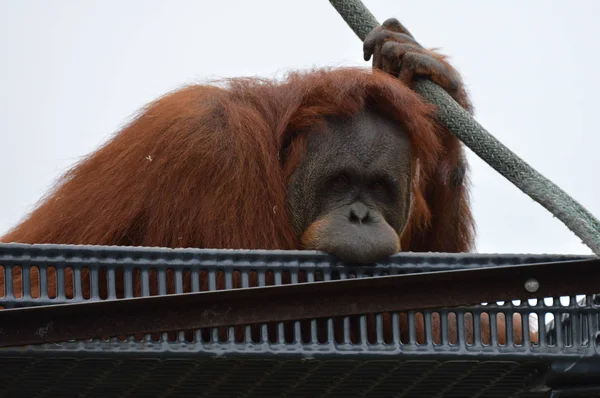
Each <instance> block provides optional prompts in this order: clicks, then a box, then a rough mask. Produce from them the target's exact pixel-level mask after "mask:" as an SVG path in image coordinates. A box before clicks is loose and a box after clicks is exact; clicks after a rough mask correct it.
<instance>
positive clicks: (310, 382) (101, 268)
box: [0, 244, 600, 397]
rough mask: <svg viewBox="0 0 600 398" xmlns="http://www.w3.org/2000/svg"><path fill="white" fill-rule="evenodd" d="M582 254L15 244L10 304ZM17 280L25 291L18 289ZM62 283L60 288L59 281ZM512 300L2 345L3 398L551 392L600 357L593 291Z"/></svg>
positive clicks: (6, 302) (5, 292) (1, 262)
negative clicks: (561, 376)
mask: <svg viewBox="0 0 600 398" xmlns="http://www.w3.org/2000/svg"><path fill="white" fill-rule="evenodd" d="M582 258H588V257H587V256H564V255H563V256H557V255H520V254H517V255H505V254H503V255H482V254H471V255H456V254H436V253H427V254H413V253H403V254H398V255H396V256H393V257H392V258H390V259H389V261H388V262H386V263H381V264H377V265H375V266H362V267H347V266H344V265H342V264H339V263H336V262H335V261H334V260H332V258H331V257H329V256H326V255H323V254H319V253H314V252H289V251H286V252H279V251H233V250H199V249H159V248H124V247H96V246H55V245H16V244H9V245H6V244H5V245H0V286H2V287H0V307H4V308H17V307H26V306H35V305H49V304H60V303H68V302H83V301H100V300H114V299H120V298H130V297H138V296H149V295H157V294H160V295H164V294H177V293H183V292H198V291H206V290H215V289H235V288H239V287H250V286H266V285H280V284H287V283H306V282H312V281H319V280H336V279H346V278H366V277H372V276H381V275H397V274H404V273H417V272H429V271H443V270H451V269H472V268H480V267H494V266H502V265H516V264H532V263H539V262H548V261H567V260H575V259H582ZM16 275H22V276H23V282H22V283H20V284H17V283H10V281H12V280H13V278H14V277H15V276H16ZM54 280H56V288H54V287H52V286H50V287H49V286H48V282H49V281H54ZM4 281H9V282H8V283H4ZM38 282H39V286H40V288H39V289H38ZM51 285H53V284H51ZM432 294H435V292H432ZM510 299H511V298H510V297H507V300H509V301H506V302H500V303H489V304H485V305H480V306H473V307H461V308H450V309H439V310H432V311H408V312H405V313H391V314H375V315H368V316H367V315H358V316H353V317H343V318H339V319H316V320H309V321H302V322H299V321H295V322H278V323H274V324H269V325H267V324H261V325H252V326H246V327H241V328H233V327H229V328H214V329H210V330H193V331H180V332H168V333H166V332H165V333H160V334H152V335H142V336H122V337H120V338H110V339H104V340H101V339H97V340H91V341H77V342H67V343H61V344H43V345H38V346H27V347H15V348H3V349H0V369H2V371H1V372H0V397H3V396H7V397H8V396H10V397H13V396H17V397H18V396H30V395H35V396H48V397H50V396H81V397H84V396H85V397H92V396H111V397H112V396H127V397H134V396H135V397H138V396H139V397H143V396H153V397H163V396H164V397H166V396H169V397H187V396H190V397H191V396H194V397H195V396H198V395H202V396H210V397H226V396H227V397H231V396H235V397H242V396H243V397H268V396H290V397H292V396H293V397H313V396H324V397H338V396H339V397H342V396H343V397H352V396H364V397H390V396H408V397H431V396H440V397H446V396H448V397H478V396H485V397H496V396H497V397H511V396H515V397H516V396H521V397H525V396H526V397H538V396H539V397H542V396H547V393H548V392H547V389H546V390H544V388H541V390H540V391H538V392H531V388H533V387H538V388H539V386H540V385H541V386H543V385H544V380H545V378H547V377H548V375H549V374H550V373H551V368H552V363H553V361H556V360H569V359H570V358H573V360H578V361H580V360H582V359H584V358H588V359H591V360H596V359H598V361H600V358H598V353H597V352H598V345H599V344H600V339H599V338H598V333H597V332H598V330H599V328H598V322H599V314H600V311H599V310H598V309H599V306H598V303H595V302H594V300H593V297H592V296H583V297H570V298H568V300H567V298H563V299H562V302H561V299H560V298H549V299H547V300H545V301H546V302H544V301H543V300H539V301H535V300H531V301H530V302H511V301H510ZM577 299H579V302H577ZM566 301H568V302H566ZM519 317H520V320H519ZM502 320H504V321H505V324H506V327H505V328H502V327H501V325H502V322H500V321H502ZM552 320H560V322H558V323H557V324H558V327H553V328H550V329H549V330H546V329H547V327H546V323H547V322H548V321H552ZM515 322H519V326H520V327H521V329H522V330H523V331H524V332H523V333H522V334H519V333H516V330H517V329H518V328H516V327H515V326H516V324H515ZM0 329H1V325H0ZM454 329H457V331H458V332H457V334H454V333H453V332H452V331H453V330H454ZM488 329H489V330H491V331H492V332H493V331H496V332H500V335H501V336H502V335H503V336H504V338H500V339H498V337H497V333H491V340H489V341H485V339H484V338H483V337H484V335H485V331H486V330H488ZM469 330H471V331H472V333H467V331H469ZM528 332H529V333H528ZM530 334H532V335H533V336H534V337H535V340H537V341H536V342H531V341H529V335H530ZM34 393H35V394H34ZM523 394H525V395H523Z"/></svg>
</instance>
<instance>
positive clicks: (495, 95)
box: [0, 0, 600, 254]
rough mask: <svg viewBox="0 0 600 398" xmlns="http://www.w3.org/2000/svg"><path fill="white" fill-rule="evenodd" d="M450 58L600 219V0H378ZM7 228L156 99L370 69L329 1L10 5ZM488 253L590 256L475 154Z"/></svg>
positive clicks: (1, 31)
mask: <svg viewBox="0 0 600 398" xmlns="http://www.w3.org/2000/svg"><path fill="white" fill-rule="evenodd" d="M365 4H366V5H367V7H369V8H370V10H371V12H372V13H373V14H374V15H375V16H376V17H377V19H378V20H379V21H380V22H383V20H385V19H386V18H389V17H396V18H398V19H399V20H400V21H402V22H403V23H404V24H405V25H406V26H407V27H408V28H409V29H410V30H411V31H412V33H413V34H414V35H415V37H416V38H417V40H419V41H420V42H421V43H422V44H423V45H425V46H428V47H437V48H441V50H442V51H443V52H444V53H446V54H448V55H450V56H451V58H452V61H453V63H454V65H455V66H456V67H457V68H458V69H459V71H460V72H461V73H462V74H463V77H464V79H465V82H466V83H467V85H468V88H469V90H470V93H471V95H472V100H473V102H474V104H475V107H476V119H477V120H478V121H479V122H480V123H481V124H482V125H483V126H484V127H486V128H487V129H488V131H490V132H491V133H492V134H494V135H495V136H496V137H497V138H498V139H500V140H501V141H502V142H503V143H504V144H505V145H507V146H508V147H509V148H511V149H512V150H513V151H514V152H516V153H517V154H518V155H519V156H521V157H522V158H524V159H525V160H526V161H527V162H528V163H529V164H531V165H532V166H533V167H534V168H536V169H537V170H538V171H539V172H541V173H542V174H544V175H545V176H546V177H548V178H550V179H551V180H553V181H554V182H555V183H557V184H558V185H559V186H561V187H562V188H563V189H564V190H565V191H566V192H567V193H569V194H570V195H572V196H573V197H574V198H575V199H576V200H578V201H579V202H580V203H582V204H583V205H584V206H586V207H587V208H588V209H589V210H590V211H591V212H592V213H594V214H596V215H597V216H600V201H599V200H598V196H599V193H600V187H599V186H598V185H597V173H596V170H597V168H598V167H597V164H598V160H597V158H596V157H597V156H598V149H597V148H598V146H599V144H600V139H599V138H598V137H597V134H598V133H600V129H599V128H598V126H597V125H596V124H595V122H596V120H597V119H596V116H597V115H598V112H599V111H598V109H599V108H600V95H599V94H600V81H599V80H598V73H597V71H598V70H600V57H599V56H598V55H597V53H598V52H599V50H598V47H599V46H598V43H599V38H600V33H599V32H598V28H597V21H598V17H599V16H600V2H599V1H595V0H588V1H583V0H579V1H575V0H573V1H566V0H564V1H550V0H537V1H531V0H530V1H527V2H523V1H517V0H510V1H507V0H504V1H495V2H491V1H485V2H483V1H477V0H470V1H452V2H449V1H442V0H436V1H433V0H429V1H424V0H419V1H414V0H413V1H408V0H405V1H399V0H388V1H383V0H365ZM0 54H1V57H2V62H0V87H2V90H1V92H0V137H1V138H0V171H1V172H0V186H1V187H2V188H3V189H2V195H0V235H1V234H2V233H4V232H5V231H7V230H8V229H9V228H10V227H12V226H13V225H14V224H16V223H17V222H18V221H19V220H20V219H21V218H22V217H23V216H24V215H25V214H26V213H27V212H28V211H30V210H31V209H32V207H33V206H34V205H35V203H36V201H37V200H38V199H39V198H40V197H41V196H42V195H43V194H44V193H45V192H46V191H47V190H48V189H49V188H50V186H51V185H52V183H53V182H54V181H55V180H56V178H57V177H58V176H59V175H60V174H61V173H62V172H64V171H65V170H66V168H68V167H69V166H71V165H72V164H73V163H75V162H76V161H78V160H79V159H80V158H81V157H82V156H84V155H85V154H87V153H89V152H91V151H93V150H94V149H95V148H97V147H98V146H99V145H100V144H102V143H103V142H105V141H106V140H107V139H108V138H109V136H110V135H112V134H113V133H114V132H116V131H117V130H118V129H119V128H120V127H121V126H123V125H124V124H125V123H126V122H127V121H128V120H130V118H131V116H132V115H133V114H134V113H135V112H136V111H137V110H138V109H139V108H141V107H142V106H143V105H144V104H146V103H148V102H149V101H152V100H153V99H155V98H156V97H158V96H160V95H162V94H164V93H165V92H167V91H170V90H172V89H174V88H177V87H180V86H182V85H184V84H187V83H193V82H202V81H204V80H206V79H210V78H215V77H225V76H240V75H243V76H262V77H274V76H281V75H282V73H284V72H285V71H287V70H290V69H304V68H313V67H319V66H336V65H340V66H342V65H353V66H368V65H369V64H368V63H366V62H365V61H363V59H362V46H361V42H360V40H359V39H358V38H357V37H356V36H355V35H354V33H353V32H352V31H351V30H350V28H349V27H348V26H347V25H346V23H345V22H344V21H343V20H342V19H341V17H340V16H339V15H338V14H337V12H336V11H335V10H334V9H333V7H331V5H330V4H329V2H328V1H327V0H296V1H288V0H271V1H267V0H253V1H243V0H237V1H234V0H219V1H198V0H186V1H184V0H160V1H159V0H94V1H92V0H86V1H81V0H55V1H47V0H35V1H34V0H0ZM469 159H470V162H471V165H472V182H473V191H472V196H473V207H474V213H475V218H476V221H477V226H478V239H477V250H478V251H479V252H504V253H506V252H520V253H584V254H588V253H591V252H590V250H589V249H587V247H586V246H584V245H583V244H582V243H581V242H580V241H579V239H578V238H576V237H575V236H574V235H573V234H572V233H571V232H570V231H569V230H568V229H567V228H566V227H565V226H564V225H563V224H562V223H561V222H560V221H558V220H557V219H555V218H553V217H552V216H551V215H550V213H548V212H547V211H546V210H545V209H544V208H542V207H541V206H540V205H538V204H537V203H535V202H533V201H532V200H531V199H529V198H528V197H527V196H526V195H525V194H523V193H522V192H521V191H519V190H518V189H517V188H516V187H514V186H513V185H512V184H511V183H510V182H508V181H507V180H505V179H504V178H503V177H502V176H500V175H498V174H497V173H496V172H495V171H494V170H493V169H491V168H490V167H489V166H488V165H487V164H485V163H484V162H483V161H481V160H480V159H479V158H478V157H477V156H476V155H474V154H472V153H471V152H470V151H469Z"/></svg>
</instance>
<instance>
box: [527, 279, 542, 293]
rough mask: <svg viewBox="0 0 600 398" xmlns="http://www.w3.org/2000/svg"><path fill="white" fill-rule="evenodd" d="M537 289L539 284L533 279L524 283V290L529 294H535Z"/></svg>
mask: <svg viewBox="0 0 600 398" xmlns="http://www.w3.org/2000/svg"><path fill="white" fill-rule="evenodd" d="M539 288H540V283H539V282H538V281H537V280H536V279H534V278H531V279H528V280H527V281H526V282H525V290H527V291H528V292H529V293H535V292H537V291H538V290H539Z"/></svg>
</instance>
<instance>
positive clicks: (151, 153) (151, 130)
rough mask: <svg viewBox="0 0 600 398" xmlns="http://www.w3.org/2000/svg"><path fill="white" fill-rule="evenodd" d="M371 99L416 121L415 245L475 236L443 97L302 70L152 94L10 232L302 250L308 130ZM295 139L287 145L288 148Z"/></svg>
mask: <svg viewBox="0 0 600 398" xmlns="http://www.w3.org/2000/svg"><path fill="white" fill-rule="evenodd" d="M365 107H368V108H370V109H372V110H375V111H377V112H380V113H381V114H382V115H386V116H387V117H389V118H391V119H392V120H394V121H396V122H397V123H399V124H400V125H402V126H403V128H404V129H405V130H406V132H407V134H408V135H409V137H410V140H411V147H412V173H413V176H412V177H413V178H412V197H413V202H412V210H411V215H410V220H409V224H408V226H407V228H406V230H405V233H404V234H403V236H402V248H403V250H405V251H422V250H427V251H446V252H462V251H468V250H469V249H470V248H471V247H472V244H473V221H472V216H471V213H470V211H469V204H468V190H467V180H466V179H464V181H461V183H460V184H459V185H458V186H455V185H454V184H452V183H451V176H452V173H454V172H455V169H456V167H458V166H460V165H461V164H462V156H463V155H462V148H461V144H460V142H459V141H458V140H457V139H456V138H455V137H453V136H452V135H450V134H449V133H448V132H446V131H445V130H444V129H443V128H442V127H441V126H440V125H439V124H438V123H437V122H436V120H435V117H434V113H433V112H434V109H433V107H432V106H431V105H428V104H426V103H425V102H424V101H423V100H422V99H421V98H420V97H419V96H418V95H417V94H416V93H414V92H413V91H412V90H411V89H409V88H408V87H407V86H405V85H404V84H403V83H401V82H399V81H398V80H397V79H395V78H393V77H391V76H389V75H387V74H385V73H383V72H380V71H377V70H371V69H358V68H341V69H336V70H325V69H322V70H316V71H309V72H295V73H291V74H289V75H288V76H287V78H286V79H284V80H283V81H281V82H274V81H268V80H262V79H254V78H236V79H228V80H225V81H222V82H220V83H219V84H216V85H191V86H187V87H184V88H182V89H180V90H177V91H174V92H172V93H169V94H167V95H165V96H163V97H162V98H159V99H158V100H156V101H154V102H152V103H150V104H149V105H148V106H147V107H145V108H144V109H142V111H141V112H140V114H139V115H138V116H137V117H136V118H135V119H134V120H133V121H132V122H131V123H130V124H129V125H127V126H126V127H125V128H123V129H122V131H120V132H119V133H118V134H116V136H114V137H113V138H112V139H111V140H109V141H108V142H107V143H106V144H105V145H103V146H102V147H101V148H99V149H98V150H97V151H96V152H94V153H92V154H91V155H89V156H88V157H86V158H85V159H83V160H82V161H81V162H80V163H79V164H77V165H76V166H75V167H74V168H72V169H71V170H70V171H68V172H67V173H66V174H65V175H64V176H63V177H62V179H61V180H60V181H59V182H58V183H57V185H56V186H55V188H54V189H53V190H52V191H51V192H49V194H48V195H47V196H46V197H45V198H44V201H43V202H41V204H40V205H39V206H38V207H37V208H36V209H35V210H34V211H33V212H32V213H31V214H30V215H29V216H28V217H27V218H26V219H25V220H24V221H23V222H22V223H20V224H19V225H17V226H16V227H15V228H14V229H13V230H12V231H10V232H9V233H8V234H7V235H5V236H4V237H3V238H2V239H1V240H2V241H4V242H12V241H15V242H23V243H68V244H102V245H135V246H163V247H201V248H247V249H259V248H260V249H294V248H297V247H298V241H297V237H296V236H295V233H294V231H293V228H292V227H291V223H290V219H289V216H288V214H287V211H286V210H287V209H286V183H287V181H288V178H289V176H290V174H291V172H292V171H293V170H294V167H295V166H296V165H297V164H298V162H299V161H300V159H301V157H302V156H303V153H304V142H305V136H304V135H303V134H302V131H303V130H305V129H307V128H309V127H310V128H314V126H315V125H318V124H319V123H324V122H325V117H326V116H329V115H344V116H349V117H351V116H353V115H355V114H356V113H358V112H359V111H361V110H362V109H364V108H365ZM282 148H285V151H282Z"/></svg>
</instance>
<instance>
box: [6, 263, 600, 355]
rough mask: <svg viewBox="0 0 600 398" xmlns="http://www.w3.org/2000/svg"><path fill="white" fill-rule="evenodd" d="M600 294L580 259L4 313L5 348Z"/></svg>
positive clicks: (591, 268) (596, 268) (599, 272)
mask: <svg viewBox="0 0 600 398" xmlns="http://www.w3.org/2000/svg"><path fill="white" fill-rule="evenodd" d="M598 292H600V260H599V259H590V260H575V261H560V262H551V263H538V264H528V265H515V266H503V267H492V268H482V269H474V270H457V271H441V272H427V273H419V274H408V275H395V276H382V277H371V278H359V279H347V280H337V281H327V282H311V283H301V284H293V285H279V286H267V287H252V288H241V289H233V290H220V291H210V292H199V293H183V294H174V295H166V296H153V297H138V298H131V299H118V300H107V301H99V302H85V303H76V304H58V305H49V306H39V307H27V308H14V309H7V310H2V311H0V347H10V346H21V345H27V344H40V343H57V342H62V341H68V340H81V339H92V338H98V337H112V336H120V335H132V334H139V333H154V332H166V331H177V330H190V329H201V328H209V327H219V326H234V325H248V324H257V323H268V322H278V321H289V320H302V319H309V318H310V319H314V318H323V317H335V316H347V315H355V314H366V313H381V312H396V311H406V310H423V309H434V308H436V309H440V308H448V307H456V306H463V305H465V306H466V305H477V304H480V303H482V302H495V301H502V300H516V299H521V300H526V299H529V298H544V297H557V296H571V295H577V294H596V293H598Z"/></svg>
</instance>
